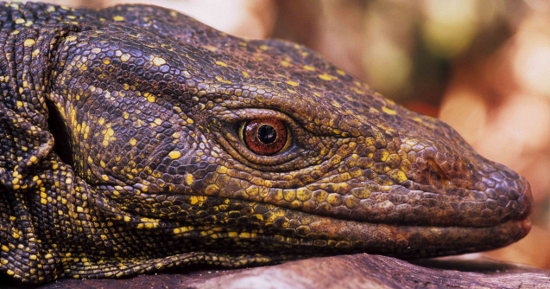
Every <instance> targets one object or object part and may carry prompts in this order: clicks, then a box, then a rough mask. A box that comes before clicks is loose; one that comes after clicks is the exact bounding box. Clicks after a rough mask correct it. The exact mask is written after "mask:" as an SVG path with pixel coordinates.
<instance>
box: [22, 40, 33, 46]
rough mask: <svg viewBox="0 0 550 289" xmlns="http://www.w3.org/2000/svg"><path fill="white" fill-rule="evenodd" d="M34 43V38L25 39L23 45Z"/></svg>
mask: <svg viewBox="0 0 550 289" xmlns="http://www.w3.org/2000/svg"><path fill="white" fill-rule="evenodd" d="M34 43H36V42H35V41H34V39H27V40H25V43H23V45H25V47H32V46H33V45H34Z"/></svg>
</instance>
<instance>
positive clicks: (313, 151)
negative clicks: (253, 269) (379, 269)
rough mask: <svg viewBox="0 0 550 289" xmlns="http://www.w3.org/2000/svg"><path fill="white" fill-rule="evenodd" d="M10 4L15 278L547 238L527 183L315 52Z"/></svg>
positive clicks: (5, 86) (2, 177)
mask: <svg viewBox="0 0 550 289" xmlns="http://www.w3.org/2000/svg"><path fill="white" fill-rule="evenodd" d="M0 6H1V7H0V23H1V31H0V51H1V53H0V71H1V74H0V90H1V93H0V99H1V102H0V119H1V125H0V184H1V185H0V243H1V250H0V272H2V274H5V275H6V276H8V277H10V279H12V280H16V281H18V282H22V283H45V282H49V281H52V280H54V279H56V278H61V277H74V278H103V277H123V276H131V275H135V274H141V273H146V272H152V271H158V270H161V269H164V268H170V267H186V268H192V266H193V265H195V264H206V265H212V266H223V267H237V266H245V265H257V264H265V263H275V262H281V261H284V260H290V259H297V258H305V257H310V256H320V255H333V254H344V253H353V252H368V253H376V254H385V255H392V256H397V257H403V258H413V257H431V256H441V255H449V254H460V253H466V252H474V251H482V250H489V249H493V248H497V247H501V246H505V245H507V244H510V243H512V242H514V241H517V240H519V239H520V238H522V237H523V236H525V235H526V234H527V233H528V232H529V228H530V223H529V221H527V220H526V218H527V216H528V214H529V212H530V210H531V206H532V197H531V192H530V188H529V184H528V182H527V181H526V180H525V179H524V178H522V177H520V176H519V175H518V174H517V173H515V172H513V171H512V170H510V169H508V168H506V167H505V166H503V165H500V164H497V163H494V162H491V161H489V160H487V159H485V158H483V157H482V156H480V155H478V154H477V153H476V152H475V151H474V150H473V149H472V148H471V147H470V146H469V145H468V144H467V143H466V142H465V141H464V140H463V139H462V138H461V137H460V136H459V135H458V134H457V133H456V132H455V131H454V130H453V129H452V128H451V127H449V126H448V125H447V124H445V123H443V122H441V121H439V120H437V119H434V118H432V117H428V116H424V115H420V114H417V113H414V112H411V111H408V110H406V109H405V108H403V107H401V106H399V105H398V104H395V103H394V102H393V101H391V100H389V99H386V98H384V97H383V96H381V95H380V94H379V93H377V92H376V91H374V90H373V89H371V88H370V87H369V86H368V85H366V84H364V83H363V82H361V81H359V80H358V79H356V78H354V77H353V76H351V75H349V74H347V73H346V72H344V71H342V70H340V69H338V68H337V67H335V66H334V65H332V64H330V63H329V62H327V61H326V60H324V59H323V58H322V57H321V56H319V55H317V54H316V53H315V52H313V51H311V50H309V49H307V48H306V47H303V46H300V45H297V44H294V43H290V42H285V41H280V40H246V39H241V38H237V37H233V36H230V35H227V34H225V33H222V32H219V31H217V30H215V29H213V28H210V27H208V26H205V25H204V24H201V23H199V22H197V21H196V20H194V19H192V18H189V17H187V16H184V15H181V14H178V13H176V12H174V11H171V10H167V9H163V8H158V7H151V6H140V5H134V6H131V5H130V6H115V7H111V8H107V9H102V10H93V9H72V8H67V7H63V6H54V5H48V4H41V3H27V4H21V3H18V4H10V3H0ZM258 120H259V121H264V120H269V121H271V122H272V123H274V125H273V126H274V127H277V125H278V126H281V127H282V128H283V129H282V130H280V131H277V133H279V134H278V136H279V135H282V134H283V133H284V134H287V140H288V141H283V142H282V143H283V144H284V146H283V147H282V148H281V149H279V150H275V149H274V150H272V151H269V153H265V154H264V153H262V151H258V150H255V149H253V145H252V143H250V141H249V140H248V141H247V140H243V134H245V133H243V130H247V129H248V127H249V126H251V124H252V123H253V122H255V121H258ZM263 129H264V130H265V131H268V132H271V130H270V129H272V127H267V129H266V128H265V127H264V128H263ZM246 133H248V132H246ZM258 135H260V133H259V130H258ZM272 136H273V135H265V136H262V139H263V140H267V141H270V137H272ZM252 137H254V135H253V134H252ZM281 138H282V136H281ZM260 147H261V146H260Z"/></svg>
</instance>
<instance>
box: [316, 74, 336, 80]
mask: <svg viewBox="0 0 550 289" xmlns="http://www.w3.org/2000/svg"><path fill="white" fill-rule="evenodd" d="M317 77H319V78H320V79H322V80H332V79H333V78H335V77H334V76H332V75H328V74H326V73H323V74H319V75H317Z"/></svg>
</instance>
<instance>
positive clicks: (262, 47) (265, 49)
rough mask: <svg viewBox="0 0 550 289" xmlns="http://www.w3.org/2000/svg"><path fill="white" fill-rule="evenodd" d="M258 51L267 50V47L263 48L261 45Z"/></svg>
mask: <svg viewBox="0 0 550 289" xmlns="http://www.w3.org/2000/svg"><path fill="white" fill-rule="evenodd" d="M260 49H261V50H267V49H268V47H267V46H265V45H262V46H260Z"/></svg>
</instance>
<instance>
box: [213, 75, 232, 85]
mask: <svg viewBox="0 0 550 289" xmlns="http://www.w3.org/2000/svg"><path fill="white" fill-rule="evenodd" d="M216 80H217V81H219V82H223V83H228V84H231V83H233V82H231V81H229V80H226V79H223V77H222V76H220V75H217V76H216Z"/></svg>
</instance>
